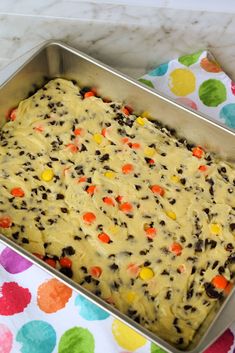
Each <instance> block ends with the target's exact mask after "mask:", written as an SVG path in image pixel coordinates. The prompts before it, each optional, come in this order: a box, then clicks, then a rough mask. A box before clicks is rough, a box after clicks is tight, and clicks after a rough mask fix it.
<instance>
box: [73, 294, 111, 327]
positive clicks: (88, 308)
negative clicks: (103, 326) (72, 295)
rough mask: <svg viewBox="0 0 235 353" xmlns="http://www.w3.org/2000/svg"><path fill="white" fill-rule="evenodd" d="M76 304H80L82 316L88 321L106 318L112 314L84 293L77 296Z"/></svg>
mask: <svg viewBox="0 0 235 353" xmlns="http://www.w3.org/2000/svg"><path fill="white" fill-rule="evenodd" d="M75 305H76V306H78V308H79V314H80V315H81V317H83V318H84V319H85V320H88V321H93V320H105V319H107V318H108V317H109V316H110V315H109V314H108V313H107V312H106V311H104V310H103V309H101V308H99V307H98V306H97V305H95V304H93V303H92V302H90V301H89V300H87V299H86V298H85V297H83V296H82V295H78V296H77V297H76V299H75Z"/></svg>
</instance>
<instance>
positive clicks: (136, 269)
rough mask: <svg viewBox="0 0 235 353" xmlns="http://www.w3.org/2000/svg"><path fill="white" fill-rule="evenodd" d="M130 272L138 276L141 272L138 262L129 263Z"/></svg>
mask: <svg viewBox="0 0 235 353" xmlns="http://www.w3.org/2000/svg"><path fill="white" fill-rule="evenodd" d="M127 269H128V272H130V274H131V275H133V276H136V277H137V276H138V274H139V272H140V268H139V266H138V265H136V264H129V265H128V266H127Z"/></svg>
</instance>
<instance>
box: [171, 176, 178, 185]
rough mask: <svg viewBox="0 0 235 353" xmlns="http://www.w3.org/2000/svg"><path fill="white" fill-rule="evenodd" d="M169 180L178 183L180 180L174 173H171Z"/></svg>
mask: <svg viewBox="0 0 235 353" xmlns="http://www.w3.org/2000/svg"><path fill="white" fill-rule="evenodd" d="M171 181H172V182H173V183H178V182H179V181H180V178H179V177H177V176H176V175H172V176H171Z"/></svg>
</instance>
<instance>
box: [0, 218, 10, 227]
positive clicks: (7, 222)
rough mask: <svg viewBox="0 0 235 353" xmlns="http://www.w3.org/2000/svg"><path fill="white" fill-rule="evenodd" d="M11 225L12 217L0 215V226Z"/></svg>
mask: <svg viewBox="0 0 235 353" xmlns="http://www.w3.org/2000/svg"><path fill="white" fill-rule="evenodd" d="M11 225H12V219H11V217H9V216H2V217H0V228H10V227H11Z"/></svg>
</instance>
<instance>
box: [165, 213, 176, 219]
mask: <svg viewBox="0 0 235 353" xmlns="http://www.w3.org/2000/svg"><path fill="white" fill-rule="evenodd" d="M166 215H167V217H169V218H171V219H173V220H174V221H175V220H176V214H175V212H173V211H166Z"/></svg>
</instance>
